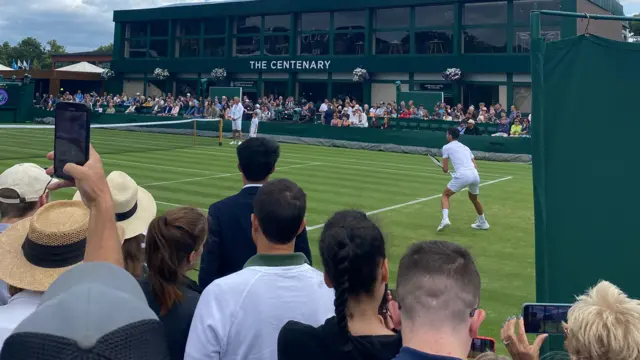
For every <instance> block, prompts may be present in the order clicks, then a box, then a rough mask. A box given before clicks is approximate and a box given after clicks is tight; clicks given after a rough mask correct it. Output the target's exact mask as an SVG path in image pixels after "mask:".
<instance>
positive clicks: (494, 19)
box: [462, 1, 507, 25]
mask: <svg viewBox="0 0 640 360" xmlns="http://www.w3.org/2000/svg"><path fill="white" fill-rule="evenodd" d="M462 15H463V16H462V24H463V25H486V24H506V23H507V2H506V1H500V2H488V3H470V4H464V8H463V12H462Z"/></svg>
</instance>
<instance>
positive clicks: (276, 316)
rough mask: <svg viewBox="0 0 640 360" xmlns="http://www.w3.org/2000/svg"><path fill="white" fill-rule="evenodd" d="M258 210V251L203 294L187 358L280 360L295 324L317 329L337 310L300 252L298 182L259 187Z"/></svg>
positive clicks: (302, 201)
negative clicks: (280, 346) (285, 333)
mask: <svg viewBox="0 0 640 360" xmlns="http://www.w3.org/2000/svg"><path fill="white" fill-rule="evenodd" d="M253 139H260V138H253ZM254 205H255V208H254V212H253V214H252V215H251V227H252V234H253V241H254V242H255V244H256V246H257V249H258V253H257V254H256V255H255V256H253V257H252V258H251V259H249V261H247V263H246V264H245V265H244V268H243V269H242V270H240V271H238V272H237V273H234V274H231V275H229V276H226V277H224V278H221V279H217V280H216V281H214V282H213V283H211V284H210V285H209V286H208V287H207V288H206V289H205V291H204V292H203V293H202V296H201V298H200V301H199V302H198V307H197V308H196V313H195V315H194V317H193V322H192V324H191V330H190V331H189V339H188V341H187V348H186V351H185V357H184V358H185V360H200V359H201V360H205V359H211V358H217V359H222V360H224V359H258V358H260V359H274V360H275V359H277V347H276V345H277V341H276V340H277V337H278V332H279V331H280V329H281V328H282V326H283V325H284V324H285V323H286V322H287V321H288V320H296V321H300V322H303V323H306V324H310V325H312V326H318V325H320V324H322V323H323V322H324V320H325V319H327V318H328V317H329V316H331V314H332V313H333V306H332V305H333V300H334V294H333V291H332V290H330V289H328V288H327V287H326V286H323V282H324V279H323V276H322V273H321V272H319V271H318V270H316V269H314V268H313V267H311V266H309V264H308V260H307V258H306V257H305V256H304V255H303V254H300V253H295V252H294V251H295V250H294V247H295V242H296V240H295V239H296V236H297V235H298V234H300V233H301V232H302V231H304V229H305V220H304V216H305V211H306V195H305V193H304V191H302V189H300V188H299V187H298V186H297V185H296V184H295V183H293V182H292V181H289V180H286V179H278V180H274V181H271V182H268V183H266V184H265V185H264V186H263V187H262V188H260V190H259V191H258V194H257V195H256V197H255V201H254Z"/></svg>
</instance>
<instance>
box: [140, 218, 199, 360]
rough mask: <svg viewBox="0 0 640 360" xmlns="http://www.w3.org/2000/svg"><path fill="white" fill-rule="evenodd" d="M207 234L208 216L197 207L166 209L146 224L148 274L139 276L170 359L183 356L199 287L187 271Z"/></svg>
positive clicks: (194, 260) (196, 257)
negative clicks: (157, 320)
mask: <svg viewBox="0 0 640 360" xmlns="http://www.w3.org/2000/svg"><path fill="white" fill-rule="evenodd" d="M206 238H207V218H206V217H205V215H204V214H203V213H202V212H201V211H200V210H198V209H194V208H189V207H181V208H177V209H173V210H169V211H167V212H166V213H165V214H164V215H162V216H158V217H157V218H155V219H154V220H153V221H152V222H151V224H150V225H149V231H148V233H147V245H146V247H145V250H146V253H147V254H146V255H147V259H149V260H148V261H147V264H148V266H149V274H148V276H147V277H146V278H145V279H142V280H140V286H141V287H142V291H143V292H144V294H145V296H146V298H147V301H148V302H149V307H150V308H151V310H153V312H154V313H156V315H158V317H159V318H160V321H162V323H163V324H164V332H165V337H166V339H167V344H168V345H169V353H170V354H171V359H172V360H182V359H183V358H184V349H185V347H186V345H187V337H188V336H189V328H190V327H191V320H192V319H193V314H194V312H195V310H196V305H197V304H198V299H199V298H200V293H201V292H202V290H201V289H200V287H199V286H198V284H196V282H195V281H193V280H191V279H189V278H188V277H187V274H186V273H187V272H188V271H190V270H192V269H195V268H196V267H197V265H198V262H199V261H200V256H201V255H202V245H203V244H204V241H205V239H206Z"/></svg>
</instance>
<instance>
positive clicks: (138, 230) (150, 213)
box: [73, 171, 158, 239]
mask: <svg viewBox="0 0 640 360" xmlns="http://www.w3.org/2000/svg"><path fill="white" fill-rule="evenodd" d="M107 183H108V184H109V189H110V190H111V197H112V198H113V202H114V204H115V209H116V221H117V222H118V225H120V226H121V227H122V228H123V229H124V238H125V239H128V238H131V237H134V236H136V235H140V234H146V232H147V228H148V227H149V223H151V220H153V218H155V217H156V212H157V211H158V209H157V207H156V201H155V199H154V198H153V195H151V193H149V192H148V191H147V190H145V189H143V188H141V187H140V186H138V184H136V182H135V180H133V179H132V178H131V177H130V176H129V175H127V174H125V173H123V172H122V171H114V172H112V173H111V174H109V176H107ZM73 199H74V200H80V199H82V197H81V196H80V193H79V192H76V194H75V196H74V197H73Z"/></svg>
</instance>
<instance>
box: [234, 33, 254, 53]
mask: <svg viewBox="0 0 640 360" xmlns="http://www.w3.org/2000/svg"><path fill="white" fill-rule="evenodd" d="M233 40H234V41H233V55H234V56H257V55H260V36H237V37H235V38H234V39H233Z"/></svg>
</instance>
